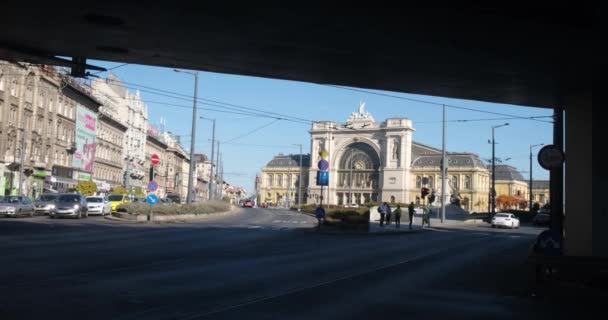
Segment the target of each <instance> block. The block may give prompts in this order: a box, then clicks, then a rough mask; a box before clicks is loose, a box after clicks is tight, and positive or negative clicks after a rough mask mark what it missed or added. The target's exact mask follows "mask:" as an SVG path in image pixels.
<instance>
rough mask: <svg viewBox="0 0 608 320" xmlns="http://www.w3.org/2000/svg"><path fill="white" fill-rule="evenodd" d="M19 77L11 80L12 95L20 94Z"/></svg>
mask: <svg viewBox="0 0 608 320" xmlns="http://www.w3.org/2000/svg"><path fill="white" fill-rule="evenodd" d="M17 88H18V87H17V79H15V80H13V82H11V89H10V91H11V96H13V97H16V96H18V95H19V90H17Z"/></svg>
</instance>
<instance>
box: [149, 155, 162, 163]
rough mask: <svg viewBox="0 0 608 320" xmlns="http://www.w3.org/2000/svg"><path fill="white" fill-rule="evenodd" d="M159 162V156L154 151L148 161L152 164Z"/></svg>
mask: <svg viewBox="0 0 608 320" xmlns="http://www.w3.org/2000/svg"><path fill="white" fill-rule="evenodd" d="M159 162H160V157H159V156H158V155H157V154H156V153H155V154H153V155H152V156H151V157H150V163H152V165H153V166H155V165H157V164H158V163H159Z"/></svg>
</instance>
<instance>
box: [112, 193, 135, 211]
mask: <svg viewBox="0 0 608 320" xmlns="http://www.w3.org/2000/svg"><path fill="white" fill-rule="evenodd" d="M108 201H110V210H111V211H112V212H116V207H118V206H119V205H121V204H123V203H128V202H129V201H130V200H129V196H127V195H126V194H111V195H109V196H108Z"/></svg>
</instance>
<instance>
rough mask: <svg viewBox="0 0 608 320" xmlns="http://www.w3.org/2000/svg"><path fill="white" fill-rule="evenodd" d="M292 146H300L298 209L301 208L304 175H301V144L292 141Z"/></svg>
mask: <svg viewBox="0 0 608 320" xmlns="http://www.w3.org/2000/svg"><path fill="white" fill-rule="evenodd" d="M293 145H294V146H299V147H300V178H299V179H298V211H301V210H302V181H303V179H304V177H303V176H302V144H301V143H294V144H293Z"/></svg>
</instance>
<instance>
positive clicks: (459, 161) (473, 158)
mask: <svg viewBox="0 0 608 320" xmlns="http://www.w3.org/2000/svg"><path fill="white" fill-rule="evenodd" d="M445 157H446V158H447V159H448V167H450V166H453V167H470V168H484V169H485V168H486V164H485V163H484V162H483V161H482V160H481V159H479V156H477V155H476V154H473V153H451V154H446V156H445ZM440 165H441V154H438V155H425V156H418V157H416V158H414V160H412V167H439V166H440Z"/></svg>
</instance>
